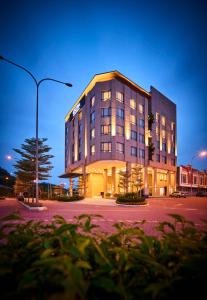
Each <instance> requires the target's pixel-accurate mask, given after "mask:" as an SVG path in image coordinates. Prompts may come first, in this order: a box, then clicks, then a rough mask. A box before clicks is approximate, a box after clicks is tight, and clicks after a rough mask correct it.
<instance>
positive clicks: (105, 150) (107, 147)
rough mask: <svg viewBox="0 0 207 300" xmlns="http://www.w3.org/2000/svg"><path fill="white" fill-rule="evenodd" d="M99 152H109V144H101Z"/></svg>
mask: <svg viewBox="0 0 207 300" xmlns="http://www.w3.org/2000/svg"><path fill="white" fill-rule="evenodd" d="M101 151H103V152H111V143H101Z"/></svg>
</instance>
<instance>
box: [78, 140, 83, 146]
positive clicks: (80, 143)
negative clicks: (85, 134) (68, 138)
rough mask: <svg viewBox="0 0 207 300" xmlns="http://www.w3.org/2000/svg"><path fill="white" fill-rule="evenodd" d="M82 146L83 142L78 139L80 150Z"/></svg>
mask: <svg viewBox="0 0 207 300" xmlns="http://www.w3.org/2000/svg"><path fill="white" fill-rule="evenodd" d="M81 145H82V140H81V139H78V148H80V147H81Z"/></svg>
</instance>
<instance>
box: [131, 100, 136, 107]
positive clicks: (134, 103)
mask: <svg viewBox="0 0 207 300" xmlns="http://www.w3.org/2000/svg"><path fill="white" fill-rule="evenodd" d="M130 107H131V108H132V109H136V101H135V100H134V99H130Z"/></svg>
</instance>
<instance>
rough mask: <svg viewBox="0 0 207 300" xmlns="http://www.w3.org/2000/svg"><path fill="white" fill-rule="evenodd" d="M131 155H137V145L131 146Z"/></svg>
mask: <svg viewBox="0 0 207 300" xmlns="http://www.w3.org/2000/svg"><path fill="white" fill-rule="evenodd" d="M131 156H137V147H133V146H132V147H131Z"/></svg>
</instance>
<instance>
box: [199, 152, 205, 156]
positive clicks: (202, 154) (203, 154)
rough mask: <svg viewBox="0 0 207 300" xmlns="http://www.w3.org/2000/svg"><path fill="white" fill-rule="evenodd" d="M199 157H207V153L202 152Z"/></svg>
mask: <svg viewBox="0 0 207 300" xmlns="http://www.w3.org/2000/svg"><path fill="white" fill-rule="evenodd" d="M199 156H201V157H203V156H207V151H201V152H200V153H199Z"/></svg>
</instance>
